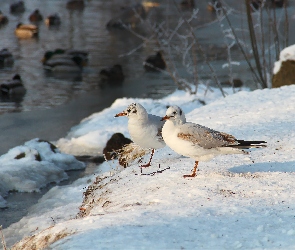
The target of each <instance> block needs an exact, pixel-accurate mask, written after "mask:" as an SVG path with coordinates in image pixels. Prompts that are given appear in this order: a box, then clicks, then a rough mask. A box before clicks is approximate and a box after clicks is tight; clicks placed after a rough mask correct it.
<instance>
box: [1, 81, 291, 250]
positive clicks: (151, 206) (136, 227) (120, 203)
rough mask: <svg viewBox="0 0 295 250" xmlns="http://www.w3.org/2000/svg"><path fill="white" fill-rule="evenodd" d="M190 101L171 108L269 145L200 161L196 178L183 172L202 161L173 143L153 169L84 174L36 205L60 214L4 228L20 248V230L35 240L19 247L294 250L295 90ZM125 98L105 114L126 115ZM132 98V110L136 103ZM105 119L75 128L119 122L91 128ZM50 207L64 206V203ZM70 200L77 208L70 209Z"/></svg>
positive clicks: (157, 156)
mask: <svg viewBox="0 0 295 250" xmlns="http://www.w3.org/2000/svg"><path fill="white" fill-rule="evenodd" d="M175 98H176V99H177V95H175ZM180 99H181V98H179V100H180ZM123 101H124V99H123V100H120V102H123ZM132 101H138V102H140V103H141V104H143V105H144V106H148V109H151V106H153V109H158V110H159V112H158V114H160V113H162V111H161V112H160V110H162V109H164V107H163V105H164V104H162V103H159V101H151V100H148V101H147V100H135V99H134V100H132ZM166 101H167V100H166ZM182 101H183V103H182V104H183V105H181V103H180V101H179V103H177V101H176V102H175V103H174V102H172V103H171V104H178V105H180V106H181V107H183V108H184V110H185V112H187V120H188V121H192V122H196V123H200V124H202V125H206V126H209V127H211V128H214V129H217V130H219V131H223V132H226V133H230V134H233V135H234V136H236V137H237V138H238V139H245V140H265V141H267V145H268V147H267V148H264V149H254V150H251V154H250V155H247V156H245V155H226V156H220V157H217V158H215V159H213V160H212V161H210V162H200V164H199V171H198V175H197V177H195V178H187V179H184V178H183V177H182V175H183V174H188V173H190V171H191V169H192V168H193V165H194V160H192V159H189V158H184V157H181V156H179V155H178V154H176V153H175V152H173V151H171V150H170V149H169V148H168V147H165V148H162V149H159V150H157V151H156V153H155V155H154V160H153V165H152V166H151V167H150V168H147V169H144V170H143V173H141V172H140V169H139V167H138V164H136V163H134V164H133V165H132V166H130V167H128V168H126V169H123V170H122V169H120V171H118V170H117V171H116V167H117V166H118V163H117V162H116V161H114V162H104V163H103V164H102V165H100V167H102V168H105V169H106V168H110V167H113V169H112V174H111V173H105V174H104V175H95V176H91V177H89V178H83V179H82V180H80V181H81V182H80V183H79V184H77V183H76V184H74V186H69V187H66V188H65V189H61V190H58V189H55V190H53V191H52V192H53V195H52V196H50V199H52V202H48V203H47V199H45V198H44V199H45V200H43V201H40V202H41V203H40V204H38V205H37V207H35V208H34V211H38V208H41V207H43V209H45V207H47V209H48V211H50V213H48V212H45V213H44V214H43V213H40V214H38V215H37V216H36V217H33V215H30V216H28V217H25V218H23V219H22V220H21V222H19V223H15V224H13V225H12V226H11V227H9V228H8V229H6V230H4V233H5V236H6V240H7V241H8V242H10V245H11V243H13V242H15V239H16V238H15V237H16V235H18V236H17V237H19V238H20V237H21V236H31V237H29V238H27V239H24V240H23V241H22V242H20V243H18V244H17V245H15V246H14V248H12V249H19V248H20V247H21V246H22V247H23V246H26V247H27V248H23V249H31V247H32V246H37V248H38V246H41V244H44V242H46V244H45V246H46V245H49V246H48V248H49V249H55V250H64V249H97V248H99V249H181V248H183V249H294V248H295V193H294V190H295V182H294V177H295V174H294V166H295V164H294V162H295V156H294V151H295V130H294V126H295V121H294V117H295V105H294V103H295V86H285V87H282V88H278V89H271V90H268V89H265V90H257V91H254V92H239V93H237V94H235V95H231V96H228V97H226V98H222V99H219V100H217V101H215V102H212V103H210V104H208V105H206V106H202V107H200V106H199V105H198V104H191V103H190V104H189V100H187V99H182ZM120 102H119V104H118V102H115V103H114V104H113V106H112V107H111V108H110V109H108V110H104V111H103V112H102V113H103V116H108V113H111V114H112V115H113V114H115V113H116V112H118V111H121V108H122V107H121V106H122V105H123V104H121V103H120ZM125 102H126V103H124V106H125V105H126V104H129V103H130V100H127V99H126V100H125ZM167 103H168V101H167ZM146 104H148V105H146ZM192 105H196V107H194V108H193V107H192ZM119 106H120V107H119ZM189 109H191V112H189ZM98 117H102V114H100V113H98V114H94V115H93V116H92V117H89V118H87V119H85V120H84V121H83V122H81V124H80V125H79V126H78V127H76V128H75V129H74V130H72V131H71V133H73V134H75V133H77V131H78V130H77V128H79V131H83V126H82V124H85V126H89V131H88V132H90V130H91V128H94V127H95V129H97V130H99V129H101V130H102V131H104V129H105V128H109V127H111V123H109V120H111V119H110V118H107V119H106V120H105V123H106V124H104V126H102V127H100V128H97V127H96V126H92V125H90V124H91V121H93V122H94V121H95V119H98ZM96 122H97V121H95V122H94V123H96ZM125 122H126V121H125ZM126 123H127V122H126ZM101 124H103V122H101ZM118 127H119V126H118ZM125 127H127V125H125ZM121 128H122V131H126V128H124V126H121ZM122 131H121V132H122ZM84 133H87V130H86V129H85V130H84ZM82 134H83V133H82ZM147 159H148V156H147V158H146V160H147ZM159 164H160V169H161V170H163V171H159ZM72 190H73V191H72ZM71 192H72V193H71ZM83 193H84V194H85V195H84V200H83V201H82V194H83ZM62 194H65V196H66V197H71V198H72V199H73V200H72V201H71V202H68V200H67V199H66V200H65V203H64V207H63V205H62V199H61V200H60V199H59V198H58V197H60V196H62ZM75 199H76V201H77V202H75ZM42 202H43V203H44V204H46V206H45V205H42ZM79 202H80V203H79ZM50 203H51V204H56V203H58V205H57V208H56V209H55V205H52V206H50ZM69 204H73V206H71V208H70V209H69V207H67V205H69ZM49 206H50V209H49ZM79 208H80V210H79ZM41 210H42V209H41ZM62 211H64V212H65V215H63V213H62ZM77 214H78V215H79V216H78V218H76V219H73V218H75V217H76V216H77ZM49 217H53V219H54V220H57V222H58V223H56V224H55V223H53V222H52V219H51V220H50V219H49ZM56 218H57V219H56ZM69 218H70V219H69ZM31 221H32V223H31ZM24 225H26V232H25V230H24V229H23V227H24ZM36 227H38V229H36ZM46 228H47V229H46ZM31 230H34V231H33V232H31ZM30 232H31V233H30ZM11 239H14V240H11ZM54 242H55V243H54ZM40 248H41V247H40Z"/></svg>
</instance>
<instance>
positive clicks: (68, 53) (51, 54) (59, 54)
mask: <svg viewBox="0 0 295 250" xmlns="http://www.w3.org/2000/svg"><path fill="white" fill-rule="evenodd" d="M75 56H77V57H81V59H82V62H83V66H85V65H86V64H87V62H88V52H86V51H84V50H75V49H67V50H64V49H56V50H54V51H52V50H48V51H46V52H45V54H44V56H43V58H42V62H43V64H44V63H45V62H47V61H48V60H50V59H53V58H55V59H56V58H63V59H72V58H73V57H75Z"/></svg>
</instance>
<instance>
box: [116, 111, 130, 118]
mask: <svg viewBox="0 0 295 250" xmlns="http://www.w3.org/2000/svg"><path fill="white" fill-rule="evenodd" d="M126 115H127V113H125V112H121V113H118V114H116V115H115V117H119V116H126Z"/></svg>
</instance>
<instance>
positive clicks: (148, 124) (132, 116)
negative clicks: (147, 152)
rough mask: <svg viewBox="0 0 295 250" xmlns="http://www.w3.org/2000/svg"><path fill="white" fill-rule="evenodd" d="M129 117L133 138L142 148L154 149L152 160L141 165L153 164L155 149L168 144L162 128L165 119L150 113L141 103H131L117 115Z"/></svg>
mask: <svg viewBox="0 0 295 250" xmlns="http://www.w3.org/2000/svg"><path fill="white" fill-rule="evenodd" d="M119 116H127V117H128V130H129V134H130V136H131V139H132V140H133V141H134V142H135V143H136V144H138V145H139V146H140V147H142V148H148V149H150V148H151V149H152V152H151V156H150V160H149V162H148V163H147V164H145V165H141V166H140V167H149V166H151V161H152V158H153V155H154V152H155V149H158V148H163V147H165V146H166V144H165V142H164V140H163V138H162V128H163V125H164V123H165V121H161V118H162V117H160V116H156V115H152V114H148V113H147V111H146V109H145V108H144V107H143V106H142V105H141V104H139V103H132V104H130V105H129V106H128V107H127V108H126V109H125V110H124V111H122V112H121V113H118V114H116V115H115V117H119Z"/></svg>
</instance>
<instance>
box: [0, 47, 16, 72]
mask: <svg viewBox="0 0 295 250" xmlns="http://www.w3.org/2000/svg"><path fill="white" fill-rule="evenodd" d="M13 63H14V60H13V56H12V54H11V52H10V51H9V50H8V49H6V48H4V49H2V50H0V68H3V67H11V66H12V65H13Z"/></svg>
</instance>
